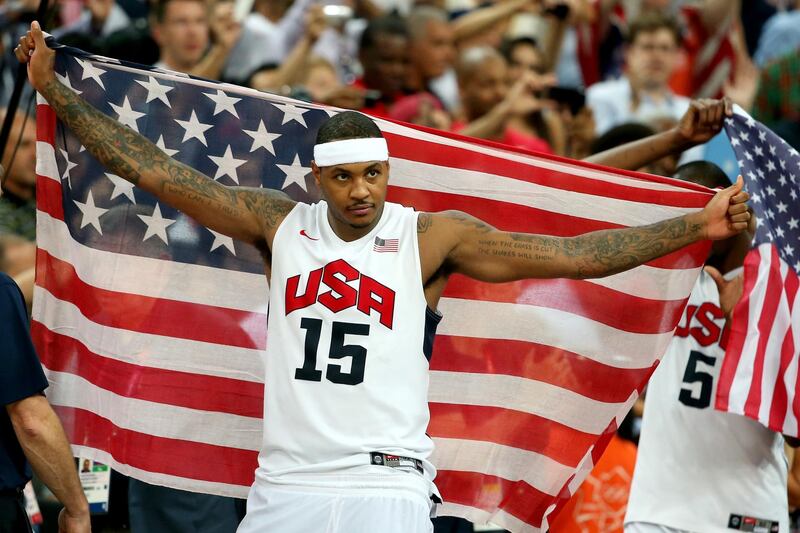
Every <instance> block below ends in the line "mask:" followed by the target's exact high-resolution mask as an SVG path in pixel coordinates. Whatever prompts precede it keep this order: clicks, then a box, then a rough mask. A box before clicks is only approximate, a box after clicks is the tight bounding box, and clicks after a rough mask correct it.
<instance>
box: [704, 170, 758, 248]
mask: <svg viewBox="0 0 800 533" xmlns="http://www.w3.org/2000/svg"><path fill="white" fill-rule="evenodd" d="M743 189H744V180H743V179H742V177H741V176H739V177H738V178H737V180H736V183H734V184H733V185H731V186H730V187H728V188H727V189H723V190H721V191H719V192H718V193H717V194H716V195H714V197H713V198H712V199H711V201H710V202H708V204H706V207H705V208H704V209H703V210H702V211H701V212H700V218H701V220H702V223H703V225H704V228H705V237H706V238H707V239H711V240H714V241H717V240H721V239H727V238H728V237H733V236H734V235H736V234H738V233H741V232H742V231H744V230H746V229H747V226H748V224H749V222H750V212H749V210H748V209H747V200H748V199H749V198H750V195H749V194H747V192H746V191H744V190H743Z"/></svg>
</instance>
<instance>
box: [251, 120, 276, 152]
mask: <svg viewBox="0 0 800 533" xmlns="http://www.w3.org/2000/svg"><path fill="white" fill-rule="evenodd" d="M242 131H244V132H245V133H246V134H248V135H249V136H250V137H252V138H253V146H252V147H251V148H250V152H255V151H256V150H258V149H259V148H263V149H265V150H266V151H268V152H269V153H271V154H272V155H275V147H274V146H273V145H272V141H274V140H275V139H277V138H278V137H280V136H281V134H280V133H270V132H268V131H267V127H266V126H264V121H263V120H259V121H258V129H257V130H254V131H249V130H242Z"/></svg>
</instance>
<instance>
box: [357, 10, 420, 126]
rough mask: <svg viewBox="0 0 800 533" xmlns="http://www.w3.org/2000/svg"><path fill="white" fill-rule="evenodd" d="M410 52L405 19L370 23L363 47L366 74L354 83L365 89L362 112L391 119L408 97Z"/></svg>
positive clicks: (361, 54) (390, 17)
mask: <svg viewBox="0 0 800 533" xmlns="http://www.w3.org/2000/svg"><path fill="white" fill-rule="evenodd" d="M408 50H409V37H408V29H407V27H406V24H405V21H404V20H403V19H402V18H401V17H399V16H397V15H386V16H383V17H379V18H376V19H373V20H371V21H370V23H369V24H368V25H367V27H366V28H365V29H364V32H363V33H362V34H361V42H360V44H359V61H360V62H361V67H362V68H363V69H364V75H363V77H361V78H359V79H357V80H356V81H355V82H354V83H353V85H354V86H356V87H359V88H361V89H365V95H364V96H365V97H364V107H362V108H361V111H364V112H365V113H369V114H370V115H372V116H376V117H388V116H389V111H390V108H391V106H392V105H393V104H394V103H395V102H396V101H397V100H398V99H399V98H400V97H402V96H403V95H404V92H403V86H404V85H405V82H406V78H407V77H408V69H409V53H408Z"/></svg>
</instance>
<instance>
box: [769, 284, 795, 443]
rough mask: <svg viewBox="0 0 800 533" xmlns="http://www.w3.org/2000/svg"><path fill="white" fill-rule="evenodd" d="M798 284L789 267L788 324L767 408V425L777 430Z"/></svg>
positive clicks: (786, 397) (780, 425)
mask: <svg viewBox="0 0 800 533" xmlns="http://www.w3.org/2000/svg"><path fill="white" fill-rule="evenodd" d="M798 285H800V283H798V279H797V275H796V274H795V273H794V271H793V270H792V269H791V268H789V270H788V273H787V275H786V281H785V284H784V294H785V295H786V300H787V303H788V306H789V309H788V316H787V319H789V320H790V324H789V327H788V329H787V330H786V334H785V335H784V337H783V343H782V344H781V360H780V365H779V367H778V374H777V375H776V376H775V384H774V387H773V390H774V392H773V393H772V405H771V406H770V410H769V427H770V429H774V430H775V431H778V432H783V425H784V423H785V421H786V410H787V408H788V405H789V393H788V391H787V390H786V384H785V382H784V378H785V377H786V371H787V369H788V368H789V364H790V363H791V362H792V358H793V357H795V354H796V350H795V345H794V333H793V332H792V327H791V317H792V311H793V307H794V299H795V297H796V296H797V289H798Z"/></svg>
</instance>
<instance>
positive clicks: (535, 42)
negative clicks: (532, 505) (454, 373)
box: [0, 0, 800, 528]
mask: <svg viewBox="0 0 800 533" xmlns="http://www.w3.org/2000/svg"><path fill="white" fill-rule="evenodd" d="M243 5H246V3H243ZM37 7H38V0H5V2H4V3H3V4H1V5H0V31H2V42H0V106H5V105H7V102H8V100H9V98H10V95H11V91H12V87H13V83H14V77H15V75H16V72H17V62H16V59H15V58H14V56H13V52H12V50H13V48H14V46H15V43H16V41H17V39H18V37H19V35H21V34H22V33H23V31H24V30H25V29H27V27H28V23H29V22H30V21H31V20H32V19H33V13H34V11H35V10H36V8H37ZM240 10H241V6H240V5H234V3H233V2H231V1H228V0H153V2H151V3H148V2H147V1H146V0H85V1H82V0H59V1H58V2H57V3H56V4H55V5H54V6H52V8H51V9H50V10H49V15H48V19H47V21H46V28H47V29H49V31H50V33H51V34H52V35H53V36H54V37H55V38H56V39H57V40H58V41H59V42H61V43H64V44H68V45H72V46H76V47H78V48H81V49H84V50H87V51H90V52H95V53H98V54H101V55H106V56H110V57H114V58H118V59H124V60H128V61H134V62H137V63H141V64H147V65H155V66H157V67H161V68H164V69H169V70H175V71H180V72H184V73H189V74H192V75H196V76H200V77H204V78H208V79H214V80H223V81H227V82H231V83H235V84H240V85H245V86H248V87H251V88H254V89H257V90H261V91H267V92H272V93H278V94H281V95H285V96H291V97H293V98H298V99H302V100H307V101H313V102H318V103H322V104H329V105H333V106H336V107H341V108H347V109H355V110H360V111H363V112H366V113H368V114H371V115H373V116H376V117H383V118H390V119H394V120H400V121H405V122H410V123H414V124H417V125H421V126H425V127H429V128H436V129H439V130H444V131H449V132H454V133H459V134H461V135H466V136H470V137H475V138H479V139H484V140H487V141H493V142H497V143H502V144H505V145H509V146H513V147H517V148H522V149H527V150H532V151H536V152H543V153H549V154H555V155H559V156H565V157H570V158H576V159H584V158H587V157H588V156H590V155H591V154H593V153H596V152H600V151H603V150H607V149H609V148H613V147H615V146H619V145H620V144H623V143H625V142H629V141H633V140H637V139H641V138H644V137H647V136H650V135H654V134H656V133H658V132H664V131H668V130H670V128H674V127H675V125H676V124H677V123H678V121H679V120H680V119H681V117H682V116H684V114H685V113H686V111H687V109H688V108H689V106H690V101H691V99H692V98H718V97H721V96H727V97H729V98H730V99H732V100H733V101H734V102H735V103H737V104H739V105H740V106H741V107H743V108H744V109H746V110H748V111H750V112H751V114H753V116H754V117H755V118H756V119H758V120H760V121H761V122H763V123H765V124H766V125H768V126H769V127H771V128H772V129H773V130H775V131H776V132H777V133H778V134H779V135H780V136H781V137H783V138H784V139H785V140H786V141H787V142H789V143H790V144H792V145H793V146H795V147H800V30H798V27H799V26H800V1H798V0H694V1H692V0H495V1H491V0H487V1H486V2H484V3H481V4H479V3H478V2H477V0H417V1H414V0H350V1H349V2H347V1H345V0H342V3H338V4H327V3H325V4H324V3H323V2H321V1H318V0H294V1H292V0H254V2H253V4H252V9H251V10H250V11H249V12H248V13H241V12H239V11H240ZM25 101H26V100H25V99H24V98H23V103H24V102H25ZM23 107H24V105H23ZM11 139H12V142H11V143H10V145H9V148H8V149H7V150H6V151H5V153H4V155H3V161H2V162H3V166H4V168H5V169H6V173H7V175H6V180H5V183H4V195H3V196H2V197H1V198H0V270H2V271H4V272H7V273H9V274H10V275H11V276H12V277H14V278H15V280H16V281H17V282H18V283H19V284H20V286H21V287H22V288H23V292H24V293H25V295H26V298H27V299H28V301H29V302H30V298H31V295H32V284H33V265H34V260H35V179H36V176H35V140H36V134H35V126H34V120H33V119H32V118H28V119H26V118H25V116H24V114H23V113H20V114H18V115H17V116H16V117H15V120H14V123H13V127H12V133H11ZM703 150H707V148H706V147H696V148H693V149H691V150H688V151H687V152H685V153H684V154H683V155H682V156H680V159H681V160H682V161H688V160H692V159H700V158H704V157H705V158H708V152H705V153H704V152H703ZM12 152H13V153H14V157H13V164H12V163H11V161H12ZM678 163H679V157H677V156H676V157H671V158H664V159H662V160H659V161H658V162H656V163H654V164H652V165H650V166H648V167H647V168H645V169H644V170H647V171H649V172H652V173H655V174H661V175H666V176H671V175H673V174H674V172H675V169H676V167H677V165H678ZM725 170H726V172H728V174H729V175H735V173H736V168H735V167H734V168H730V169H728V168H726V169H725ZM634 418H635V417H634ZM623 433H624V436H625V438H626V439H629V440H634V441H635V434H636V431H635V424H632V425H631V426H625V428H624V431H623ZM620 453H621V454H622V455H624V454H625V452H624V451H621V452H620ZM447 527H451V526H447ZM452 527H453V528H456V527H459V526H456V525H452Z"/></svg>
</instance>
